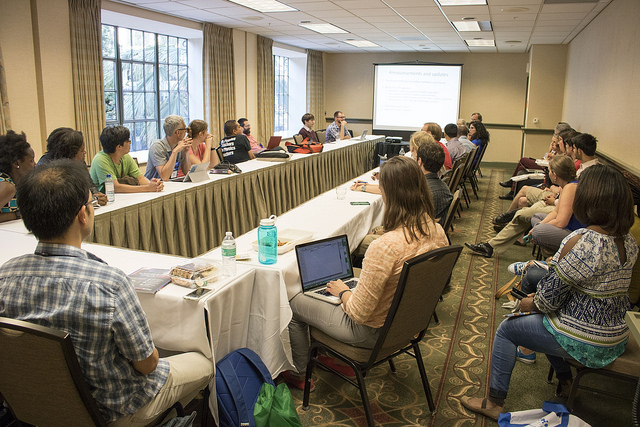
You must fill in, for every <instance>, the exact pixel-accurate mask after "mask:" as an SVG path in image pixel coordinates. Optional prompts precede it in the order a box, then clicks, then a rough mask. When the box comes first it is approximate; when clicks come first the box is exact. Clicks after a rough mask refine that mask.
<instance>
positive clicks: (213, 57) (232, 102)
mask: <svg viewBox="0 0 640 427" xmlns="http://www.w3.org/2000/svg"><path fill="white" fill-rule="evenodd" d="M231 31H232V30H231V28H225V27H220V26H218V25H215V24H211V23H208V22H207V23H205V24H204V41H203V61H202V66H203V67H204V70H203V75H204V110H205V117H206V118H207V121H208V123H209V132H211V134H212V135H213V138H214V143H217V142H218V141H219V140H221V139H222V138H223V137H224V122H226V121H227V120H231V119H234V120H235V118H236V117H235V115H236V99H235V88H234V86H235V82H234V74H233V73H234V69H233V37H232V33H231Z"/></svg>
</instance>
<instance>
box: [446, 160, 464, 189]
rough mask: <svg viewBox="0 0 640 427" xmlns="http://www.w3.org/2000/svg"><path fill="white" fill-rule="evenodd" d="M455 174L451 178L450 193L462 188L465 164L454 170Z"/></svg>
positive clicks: (449, 183)
mask: <svg viewBox="0 0 640 427" xmlns="http://www.w3.org/2000/svg"><path fill="white" fill-rule="evenodd" d="M452 170H453V173H452V174H451V177H450V178H449V182H448V183H447V184H448V185H449V191H451V192H452V193H453V192H454V191H456V189H457V188H458V187H459V186H460V181H461V180H462V175H463V174H464V164H462V165H458V166H457V167H456V168H455V169H452Z"/></svg>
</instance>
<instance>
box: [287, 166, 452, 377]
mask: <svg viewBox="0 0 640 427" xmlns="http://www.w3.org/2000/svg"><path fill="white" fill-rule="evenodd" d="M379 179H380V191H381V193H382V199H383V201H384V203H385V212H384V216H383V227H384V235H382V236H381V237H380V238H378V239H377V240H376V241H374V242H373V243H371V245H370V246H369V248H368V249H367V252H366V254H365V257H364V260H363V263H362V272H361V274H360V279H359V282H358V286H357V287H355V288H354V289H353V290H351V289H349V287H348V286H347V285H345V284H344V283H343V281H342V280H336V281H331V282H329V283H328V284H327V291H328V292H329V293H330V294H332V295H335V296H337V297H339V298H340V301H341V304H339V305H334V304H331V303H328V302H324V301H320V300H318V299H316V298H312V297H310V296H307V295H305V294H303V293H299V294H298V295H296V296H295V297H294V298H293V299H292V300H291V301H290V302H289V303H290V305H291V309H292V311H293V319H292V320H291V323H289V336H290V338H291V349H292V353H293V363H294V365H295V366H296V368H297V371H298V372H297V373H295V372H292V371H287V372H284V373H283V378H284V380H285V381H286V382H287V383H288V384H289V385H290V386H293V387H295V388H299V389H303V388H304V375H305V368H306V362H307V352H308V350H309V326H313V327H315V328H318V329H320V330H322V331H323V332H324V333H326V334H328V335H330V336H332V337H333V338H335V339H337V340H340V341H342V342H344V343H348V344H351V345H353V346H355V347H363V348H373V347H374V346H375V343H376V340H377V339H378V333H379V329H380V328H381V327H382V326H383V325H384V322H385V319H386V317H387V313H388V311H389V308H390V306H391V301H392V300H393V296H394V294H395V290H396V287H397V285H398V280H399V279H400V272H401V271H402V265H403V263H404V262H405V261H407V260H409V259H411V258H413V257H415V256H417V255H419V254H422V253H425V252H428V251H430V250H433V249H437V248H440V247H443V246H447V245H448V241H447V236H446V235H445V233H444V230H443V229H442V227H440V225H438V224H437V223H436V222H434V220H433V203H432V201H431V193H430V192H429V187H427V183H426V181H425V180H424V177H423V175H422V171H421V170H420V167H419V166H418V164H417V163H416V162H415V161H414V160H412V159H409V158H407V157H402V156H397V157H394V158H392V159H390V160H388V161H387V162H385V163H384V164H383V165H382V166H381V167H380V178H379ZM387 188H389V189H390V190H389V191H385V189H387ZM320 359H321V361H322V362H323V363H325V364H327V365H330V366H332V367H335V368H337V370H339V371H340V372H342V373H343V374H345V375H347V376H353V375H354V373H353V371H352V370H351V369H350V368H349V367H347V366H344V365H339V364H338V363H337V361H335V360H333V359H331V358H329V357H328V356H320ZM312 388H313V383H312Z"/></svg>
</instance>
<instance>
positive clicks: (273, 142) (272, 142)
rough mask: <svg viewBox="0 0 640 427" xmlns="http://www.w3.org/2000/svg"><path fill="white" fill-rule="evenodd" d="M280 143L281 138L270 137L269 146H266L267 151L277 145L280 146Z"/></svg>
mask: <svg viewBox="0 0 640 427" xmlns="http://www.w3.org/2000/svg"><path fill="white" fill-rule="evenodd" d="M280 141H282V137H281V136H272V137H271V138H269V144H267V150H273V149H274V148H276V147H277V146H278V145H280Z"/></svg>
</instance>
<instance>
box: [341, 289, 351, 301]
mask: <svg viewBox="0 0 640 427" xmlns="http://www.w3.org/2000/svg"><path fill="white" fill-rule="evenodd" d="M345 292H351V289H345V290H344V291H342V292H340V293H339V294H338V298H340V301H342V295H343V294H344V293H345Z"/></svg>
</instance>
